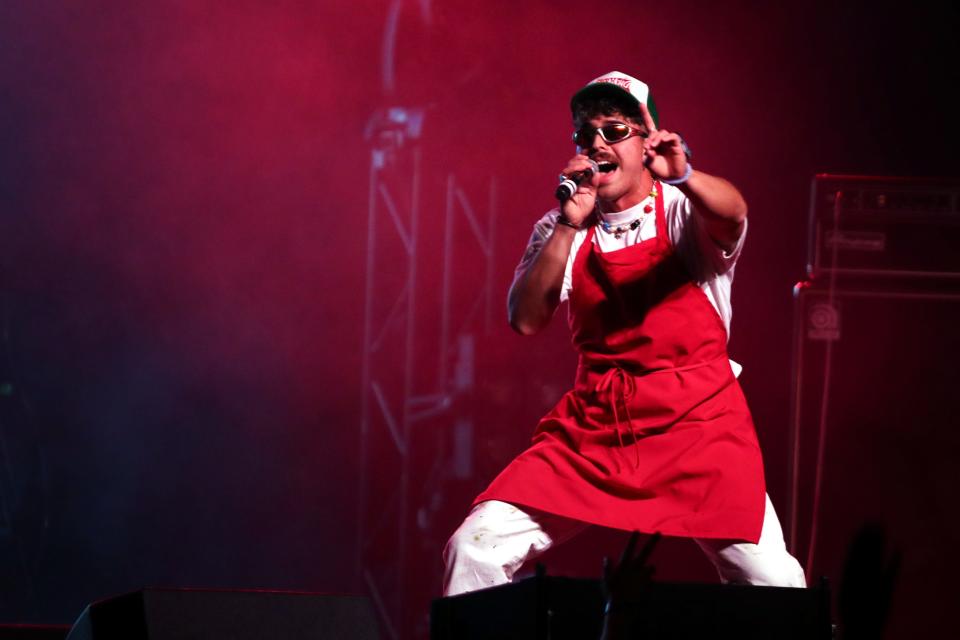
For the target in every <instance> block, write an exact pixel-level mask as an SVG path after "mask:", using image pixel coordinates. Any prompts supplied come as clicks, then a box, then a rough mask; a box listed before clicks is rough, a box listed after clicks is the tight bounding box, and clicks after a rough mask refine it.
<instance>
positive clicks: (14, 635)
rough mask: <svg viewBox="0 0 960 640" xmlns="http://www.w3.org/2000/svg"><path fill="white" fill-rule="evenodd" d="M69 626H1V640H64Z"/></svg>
mask: <svg viewBox="0 0 960 640" xmlns="http://www.w3.org/2000/svg"><path fill="white" fill-rule="evenodd" d="M69 632H70V626H69V625H58V624H0V640H64V638H66V637H67V633H69Z"/></svg>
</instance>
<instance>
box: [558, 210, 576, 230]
mask: <svg viewBox="0 0 960 640" xmlns="http://www.w3.org/2000/svg"><path fill="white" fill-rule="evenodd" d="M557 224H562V225H566V226H568V227H570V228H571V229H576V230H577V231H580V228H581V227H580V225H578V224H573V223H572V222H570V221H569V220H567V217H566V216H565V215H563V214H562V213H560V214H557Z"/></svg>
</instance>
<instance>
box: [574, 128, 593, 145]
mask: <svg viewBox="0 0 960 640" xmlns="http://www.w3.org/2000/svg"><path fill="white" fill-rule="evenodd" d="M595 135H597V131H596V129H588V128H586V127H584V128H583V129H580V130H579V131H574V133H573V141H574V142H575V143H576V145H577V146H578V147H583V148H584V149H586V148H587V147H589V146H590V145H591V144H593V137H594V136H595Z"/></svg>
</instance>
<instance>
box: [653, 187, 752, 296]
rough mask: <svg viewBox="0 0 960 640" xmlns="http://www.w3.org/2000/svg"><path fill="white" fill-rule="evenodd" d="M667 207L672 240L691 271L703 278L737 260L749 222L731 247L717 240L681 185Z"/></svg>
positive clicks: (732, 264)
mask: <svg viewBox="0 0 960 640" xmlns="http://www.w3.org/2000/svg"><path fill="white" fill-rule="evenodd" d="M674 196H675V197H673V198H671V199H670V200H669V202H668V204H667V206H666V207H665V209H666V211H665V213H666V217H667V228H668V230H669V233H670V241H671V242H672V243H673V245H674V246H675V247H676V248H677V251H678V252H679V253H680V254H681V255H682V256H683V257H684V259H686V261H687V263H688V265H689V266H690V267H691V271H692V272H693V273H694V274H695V277H697V278H698V279H699V280H700V281H704V280H707V279H709V278H711V277H714V276H717V275H721V274H724V273H726V272H728V271H730V270H731V269H732V268H733V266H734V265H735V264H736V263H737V259H738V258H739V257H740V253H741V251H742V250H743V244H744V241H745V240H746V238H747V224H746V221H745V222H744V226H743V232H742V233H741V234H740V237H739V238H738V239H737V243H736V244H735V245H734V246H733V247H732V248H731V249H729V250H727V249H725V248H724V247H722V246H720V245H719V244H717V242H716V241H715V240H714V239H713V238H712V237H710V234H709V233H707V228H706V225H705V224H704V223H703V218H702V217H701V216H699V215H697V213H696V211H695V209H694V207H693V203H691V202H690V200H689V199H688V198H687V197H686V196H685V195H683V193H682V192H681V191H680V190H679V189H677V190H675V194H674Z"/></svg>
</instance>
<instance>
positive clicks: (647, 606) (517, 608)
mask: <svg viewBox="0 0 960 640" xmlns="http://www.w3.org/2000/svg"><path fill="white" fill-rule="evenodd" d="M629 606H630V608H631V612H630V614H631V617H632V620H633V621H634V624H633V626H632V628H631V635H630V636H629V637H631V638H636V639H637V640H640V639H648V638H656V639H657V640H687V639H693V638H696V639H698V640H702V639H703V638H739V639H741V640H748V639H749V640H770V639H771V638H776V639H777V640H801V639H802V640H829V639H830V637H831V624H830V612H829V596H828V595H827V590H826V588H825V587H817V588H814V589H788V588H781V587H748V586H732V585H718V584H697V583H663V582H654V583H651V584H649V585H648V586H647V588H646V589H645V591H644V592H643V594H642V596H641V597H640V598H639V599H638V601H637V602H635V603H631V604H630V605H629ZM430 627H431V632H430V638H431V640H454V639H456V640H494V639H496V640H508V639H510V640H512V639H517V640H520V639H523V640H535V639H543V640H546V639H548V638H549V639H550V640H585V639H587V640H596V639H598V638H599V637H600V632H601V630H602V628H603V593H602V588H601V583H600V581H599V580H586V579H580V578H562V577H550V576H536V577H532V578H528V579H526V580H521V581H518V582H516V583H513V584H507V585H502V586H499V587H493V588H490V589H484V590H482V591H476V592H474V593H468V594H464V595H460V596H452V597H449V598H441V599H438V600H434V602H433V607H432V610H431V625H430Z"/></svg>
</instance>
